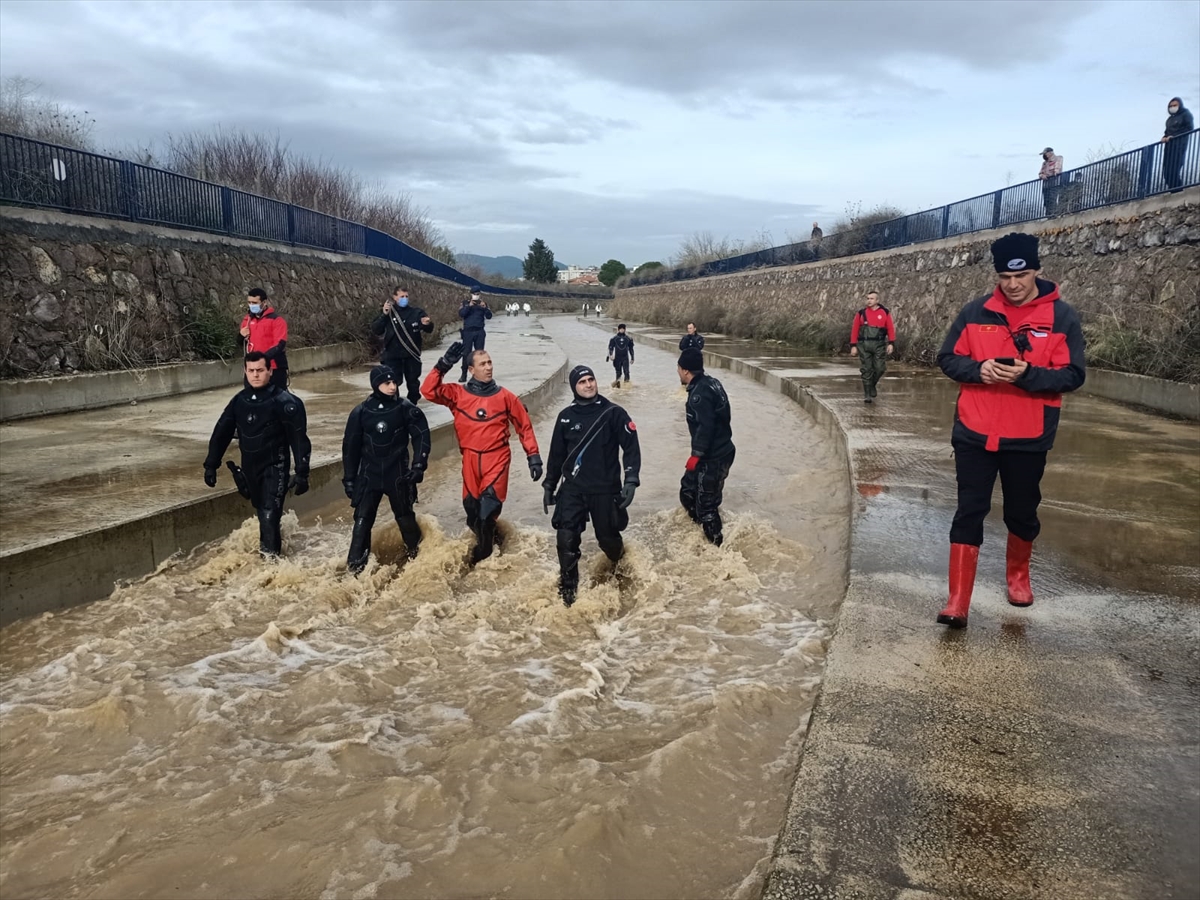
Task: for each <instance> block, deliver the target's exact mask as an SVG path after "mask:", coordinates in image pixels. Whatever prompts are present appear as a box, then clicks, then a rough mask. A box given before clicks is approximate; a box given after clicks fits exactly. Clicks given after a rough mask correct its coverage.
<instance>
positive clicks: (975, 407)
mask: <svg viewBox="0 0 1200 900" xmlns="http://www.w3.org/2000/svg"><path fill="white" fill-rule="evenodd" d="M992 262H993V264H994V266H995V269H996V272H997V282H998V283H997V285H996V288H995V290H993V291H992V293H991V294H989V295H985V296H983V297H980V298H978V299H976V300H972V301H971V302H970V303H968V304H967V305H966V306H964V307H963V308H962V311H961V312H960V313H959V314H958V318H956V319H955V320H954V324H953V325H951V326H950V331H949V332H948V333H947V335H946V340H945V341H944V342H943V343H942V348H941V350H940V351H939V352H938V358H937V360H938V366H939V367H940V368H941V370H942V371H943V372H945V373H946V375H948V376H949V377H950V378H953V379H954V380H955V381H957V382H958V383H959V384H960V385H961V386H960V387H959V393H958V403H957V405H956V407H955V412H954V431H953V435H952V437H951V445H952V446H953V448H954V468H955V473H956V477H957V480H958V508H957V509H956V510H955V512H954V522H953V524H952V525H951V526H950V577H949V580H950V591H949V593H950V599H949V601H948V603H947V604H946V608H945V609H943V610H942V611H941V613H940V614H939V615H938V617H937V620H938V622H939V623H941V624H943V625H949V626H950V627H951V628H963V627H965V626H966V624H967V614H968V611H969V609H970V605H971V592H972V590H973V588H974V585H975V568H976V565H977V563H978V561H979V547H980V545H981V544H982V543H983V520H984V518H986V516H987V514H988V511H989V510H990V509H991V504H992V489H993V487H994V486H995V484H996V476H997V474H998V475H999V476H1000V488H1001V491H1002V492H1003V495H1004V524H1005V525H1006V526H1007V528H1008V547H1007V551H1006V557H1007V560H1006V566H1005V580H1006V581H1007V584H1008V602H1009V603H1011V604H1012V605H1013V606H1022V607H1023V606H1030V605H1032V604H1033V589H1032V588H1031V587H1030V583H1029V560H1030V557H1031V555H1032V553H1033V542H1034V540H1036V539H1037V536H1038V534H1039V532H1040V531H1041V523H1040V522H1039V521H1038V516H1037V510H1038V504H1039V503H1040V502H1041V499H1042V494H1041V489H1040V485H1041V481H1042V473H1043V471H1044V470H1045V468H1046V454H1047V453H1048V452H1049V451H1050V449H1051V448H1052V447H1053V446H1054V436H1055V434H1056V432H1057V431H1058V418H1059V413H1060V411H1061V409H1062V395H1063V394H1065V393H1068V392H1070V391H1074V390H1078V389H1079V388H1080V387H1081V386H1082V385H1083V382H1084V378H1085V377H1086V376H1087V369H1086V364H1085V362H1084V343H1083V330H1082V328H1081V327H1080V324H1079V316H1078V315H1077V314H1076V313H1075V310H1074V309H1073V308H1071V306H1069V305H1068V304H1067V303H1066V301H1064V300H1063V299H1062V298H1061V297H1060V296H1059V293H1058V285H1056V284H1055V283H1054V282H1052V281H1045V280H1043V279H1041V278H1038V277H1037V276H1038V273H1039V270H1040V269H1041V261H1040V260H1039V259H1038V239H1037V238H1036V237H1034V236H1033V235H1031V234H1019V233H1016V232H1014V233H1012V234H1008V235H1005V236H1004V237H1002V238H1000V239H999V240H998V241H996V242H994V243H993V244H992Z"/></svg>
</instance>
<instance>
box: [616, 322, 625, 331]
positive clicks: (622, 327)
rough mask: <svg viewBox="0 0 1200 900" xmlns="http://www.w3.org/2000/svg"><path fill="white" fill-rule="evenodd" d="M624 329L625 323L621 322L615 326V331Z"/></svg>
mask: <svg viewBox="0 0 1200 900" xmlns="http://www.w3.org/2000/svg"><path fill="white" fill-rule="evenodd" d="M624 330H625V323H624V322H622V323H621V324H620V325H618V326H617V331H624Z"/></svg>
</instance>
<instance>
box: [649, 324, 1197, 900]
mask: <svg viewBox="0 0 1200 900" xmlns="http://www.w3.org/2000/svg"><path fill="white" fill-rule="evenodd" d="M630 330H631V332H632V333H634V334H635V339H637V340H639V341H658V342H663V343H668V344H669V345H673V344H674V343H675V342H677V341H678V336H676V335H671V334H664V333H663V332H662V331H661V329H656V328H652V327H648V326H647V327H641V326H636V325H631V326H630ZM705 349H706V351H708V352H710V353H715V354H723V355H727V356H731V357H736V358H738V359H743V360H755V361H756V362H757V363H759V364H761V365H762V366H763V367H764V368H768V369H770V370H772V371H773V372H774V373H775V374H784V373H786V375H785V377H788V378H799V379H803V380H804V382H805V386H806V388H807V389H808V390H809V391H810V392H811V394H812V395H813V396H814V397H816V398H817V399H818V400H819V401H820V402H821V403H822V404H823V405H824V406H825V407H826V408H827V409H828V410H830V411H831V412H832V414H833V415H835V416H836V418H837V420H838V422H839V423H840V424H841V426H842V428H843V430H844V431H845V433H846V436H847V443H848V445H849V448H850V451H851V461H852V469H853V474H852V478H853V480H854V482H855V486H856V488H857V493H858V499H857V510H856V514H855V522H854V531H853V548H852V557H851V567H852V572H851V582H850V588H849V591H848V593H847V597H846V600H845V603H844V604H843V607H842V610H841V613H840V618H839V621H838V625H837V634H836V637H835V639H834V641H833V644H832V647H831V652H830V657H829V667H828V670H827V673H826V679H825V684H824V687H823V689H822V696H821V699H820V701H819V703H818V707H817V711H816V713H815V715H814V720H813V725H812V728H811V730H810V732H809V735H808V739H807V742H806V745H805V749H804V751H803V756H802V759H801V765H800V768H799V772H798V776H797V780H796V784H795V787H794V789H793V796H792V802H791V806H790V809H789V814H788V819H787V823H786V825H785V827H784V830H783V832H782V834H781V836H780V840H779V843H778V845H777V847H776V854H775V858H774V861H773V863H772V871H771V874H770V877H769V880H768V885H767V890H766V894H765V896H766V897H768V898H772V900H774V898H793V897H805V898H807V897H822V898H877V897H878V898H885V897H886V898H893V897H905V898H916V897H922V898H934V897H945V898H989V900H990V898H1094V897H1112V898H1146V900H1149V898H1196V897H1200V857H1198V854H1197V849H1196V848H1197V847H1200V646H1198V642H1197V638H1198V635H1200V604H1198V603H1197V600H1198V599H1200V428H1197V426H1196V425H1195V423H1189V422H1184V421H1180V420H1172V419H1168V418H1164V417H1159V416H1155V415H1151V414H1148V413H1145V412H1142V411H1138V410H1136V409H1132V408H1127V407H1122V406H1120V405H1118V404H1115V403H1112V402H1110V401H1105V400H1100V399H1097V398H1094V397H1088V396H1085V395H1079V394H1076V395H1073V396H1070V397H1068V398H1066V400H1065V402H1064V411H1063V416H1062V424H1061V427H1060V430H1059V437H1058V441H1057V446H1056V447H1055V449H1054V451H1053V452H1052V453H1051V454H1050V458H1049V464H1048V466H1047V471H1046V476H1045V479H1044V481H1043V484H1042V492H1043V495H1044V501H1043V504H1042V507H1041V517H1042V522H1043V532H1042V537H1041V538H1040V539H1039V541H1038V542H1037V545H1036V550H1035V555H1034V562H1033V567H1032V580H1033V587H1034V591H1035V595H1036V598H1037V600H1036V603H1035V604H1034V606H1033V607H1031V608H1030V609H1028V610H1019V609H1016V608H1014V607H1011V606H1009V605H1008V604H1007V602H1006V600H1005V595H1004V559H1003V557H1004V526H1003V523H1002V522H1001V521H1000V516H999V509H998V506H999V501H1000V498H999V495H997V496H996V497H995V498H994V504H995V508H994V510H993V513H992V515H991V516H990V517H989V519H988V522H987V532H986V538H985V543H984V546H983V550H982V554H981V557H980V565H979V575H978V579H977V583H976V590H975V596H974V602H973V604H972V608H971V621H970V626H969V627H968V628H967V629H966V630H965V631H961V632H953V631H948V630H947V629H945V628H944V627H942V626H939V625H937V624H936V623H935V621H934V617H935V616H936V614H937V612H938V611H939V610H940V608H941V606H942V605H943V603H944V601H945V596H946V594H945V591H946V586H945V585H946V566H947V559H948V555H949V548H948V537H947V535H948V531H949V525H950V519H951V517H952V515H953V511H954V502H955V485H954V470H953V459H952V457H951V454H950V429H951V426H952V423H953V414H954V399H955V396H956V387H955V385H954V384H952V383H951V382H950V381H949V380H948V379H946V378H944V377H943V376H942V375H941V374H940V373H939V372H934V371H927V370H912V369H907V368H904V367H899V366H894V365H893V366H891V367H890V369H889V374H888V376H887V377H886V378H885V380H884V381H883V382H882V383H881V384H880V388H879V391H880V396H879V398H878V400H877V401H876V403H875V404H873V405H870V406H868V405H865V404H864V403H863V402H862V393H861V382H860V381H859V380H858V375H857V367H856V365H854V364H853V363H851V362H850V361H836V360H814V359H810V358H804V357H799V356H796V357H792V358H789V357H788V356H787V352H786V351H785V350H784V349H783V348H780V347H778V346H765V347H764V346H763V345H759V344H754V343H753V342H749V341H740V340H736V339H734V340H721V339H716V340H714V339H709V341H708V343H707V346H706V348H705ZM795 352H796V351H792V353H795Z"/></svg>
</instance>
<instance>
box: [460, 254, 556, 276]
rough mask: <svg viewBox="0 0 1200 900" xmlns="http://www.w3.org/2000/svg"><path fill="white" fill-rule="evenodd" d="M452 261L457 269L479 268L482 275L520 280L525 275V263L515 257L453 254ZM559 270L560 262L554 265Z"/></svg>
mask: <svg viewBox="0 0 1200 900" xmlns="http://www.w3.org/2000/svg"><path fill="white" fill-rule="evenodd" d="M454 259H455V260H456V261H457V262H458V265H459V268H463V267H466V266H479V268H481V269H483V274H484V275H499V276H500V277H501V278H520V277H522V276H523V275H524V274H525V263H524V261H523V260H520V259H517V258H516V257H515V256H477V255H475V254H474V253H455V254H454ZM554 265H556V266H557V267H558V268H560V269H565V268H566V266H564V265H563V264H562V263H560V262H555V264H554Z"/></svg>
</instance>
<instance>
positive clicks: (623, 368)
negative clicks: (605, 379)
mask: <svg viewBox="0 0 1200 900" xmlns="http://www.w3.org/2000/svg"><path fill="white" fill-rule="evenodd" d="M613 368H614V369H616V370H617V374H616V376H615V377H616V380H617V381H620V380H621V373H622V372H624V373H625V380H626V381H628V380H629V357H628V356H614V357H613Z"/></svg>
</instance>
